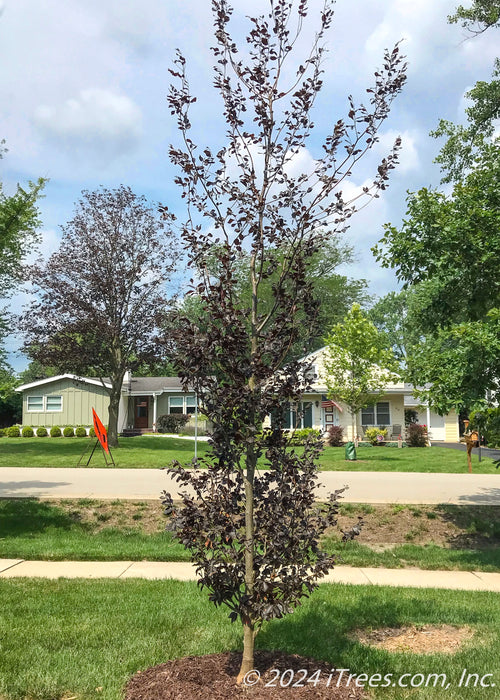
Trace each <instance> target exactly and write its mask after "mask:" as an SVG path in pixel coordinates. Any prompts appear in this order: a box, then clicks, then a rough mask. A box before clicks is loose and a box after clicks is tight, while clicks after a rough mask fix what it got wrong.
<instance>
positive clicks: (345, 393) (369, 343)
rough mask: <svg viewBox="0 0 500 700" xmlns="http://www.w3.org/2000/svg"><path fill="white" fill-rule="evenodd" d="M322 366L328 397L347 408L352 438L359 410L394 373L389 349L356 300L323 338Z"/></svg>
mask: <svg viewBox="0 0 500 700" xmlns="http://www.w3.org/2000/svg"><path fill="white" fill-rule="evenodd" d="M324 369H325V373H324V377H323V379H324V380H325V382H326V386H327V388H328V397H329V398H331V399H333V400H335V401H341V402H342V403H344V404H346V406H347V407H348V408H349V413H350V415H351V431H352V432H351V435H352V438H353V439H354V438H355V437H356V434H357V426H356V422H357V415H358V413H359V411H360V410H361V409H362V408H365V407H366V406H372V405H373V404H375V403H377V401H378V400H379V398H380V397H381V396H382V395H383V394H384V391H385V387H386V386H387V384H388V383H389V382H390V381H393V380H394V379H395V376H396V375H395V374H394V354H393V352H392V350H391V349H390V348H388V347H387V345H386V343H385V338H384V336H383V335H382V334H381V333H379V331H378V330H377V328H376V327H375V325H374V324H373V323H372V322H371V321H370V319H369V318H368V317H367V316H366V315H365V314H364V313H363V311H362V310H361V307H360V306H359V304H353V306H352V308H351V310H350V311H349V313H348V314H347V316H346V317H345V318H344V320H343V321H342V323H338V324H336V325H335V326H334V327H333V328H332V331H331V333H330V334H329V335H328V337H327V338H326V353H325V359H324Z"/></svg>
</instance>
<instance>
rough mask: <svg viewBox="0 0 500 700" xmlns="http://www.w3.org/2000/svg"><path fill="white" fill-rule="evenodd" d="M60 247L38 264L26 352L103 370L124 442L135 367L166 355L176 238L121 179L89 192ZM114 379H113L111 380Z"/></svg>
mask: <svg viewBox="0 0 500 700" xmlns="http://www.w3.org/2000/svg"><path fill="white" fill-rule="evenodd" d="M62 228H63V237H62V240H61V245H60V248H59V250H58V251H57V252H55V253H54V254H53V255H51V257H50V258H49V260H48V261H47V264H46V265H44V266H37V267H33V268H32V280H33V284H34V287H35V292H36V295H37V298H36V301H34V302H33V303H32V304H31V305H30V307H29V308H28V310H27V311H26V312H25V314H24V316H23V318H22V324H21V325H22V328H23V330H24V332H25V334H26V341H25V345H24V351H25V352H26V353H27V354H28V355H29V356H30V357H31V358H33V359H35V360H38V361H39V362H41V363H42V364H44V365H50V366H51V367H53V368H54V369H55V370H57V371H59V372H70V373H73V374H81V375H86V374H90V375H91V376H96V377H100V378H101V380H102V381H103V386H104V387H105V388H106V389H107V390H108V392H109V399H110V400H109V429H108V432H109V444H110V445H111V446H116V445H117V423H118V407H119V402H120V397H121V389H122V383H123V377H124V375H125V371H126V370H127V369H132V370H133V369H135V368H136V367H141V366H143V365H144V363H145V362H155V361H158V360H161V359H162V353H163V346H162V345H160V344H158V343H157V342H156V337H157V333H158V330H159V329H160V328H161V327H162V325H163V323H164V322H165V319H166V316H167V313H168V310H169V305H168V300H167V289H166V284H167V282H168V280H169V278H170V275H171V273H172V271H173V269H174V265H175V262H176V259H177V255H176V252H175V242H174V241H173V239H172V237H171V234H170V233H168V232H165V231H164V223H163V221H162V220H161V219H160V217H159V216H158V214H157V212H156V211H155V209H153V208H151V206H149V205H148V203H147V202H146V200H145V198H144V197H140V196H138V195H136V194H134V193H133V192H132V191H131V190H130V188H128V187H124V186H121V187H119V188H118V189H116V190H107V189H102V190H97V191H95V192H84V193H83V198H82V199H81V201H80V202H79V203H78V205H77V208H76V211H75V215H74V218H73V219H72V220H71V221H70V222H69V223H68V224H66V226H63V227H62ZM104 378H108V380H109V384H111V387H110V388H109V387H108V382H104Z"/></svg>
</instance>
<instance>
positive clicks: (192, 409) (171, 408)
mask: <svg viewBox="0 0 500 700" xmlns="http://www.w3.org/2000/svg"><path fill="white" fill-rule="evenodd" d="M168 412H169V413H184V414H186V413H187V414H189V413H196V396H170V397H169V399H168Z"/></svg>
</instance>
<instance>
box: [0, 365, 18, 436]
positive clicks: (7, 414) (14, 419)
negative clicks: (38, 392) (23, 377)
mask: <svg viewBox="0 0 500 700" xmlns="http://www.w3.org/2000/svg"><path fill="white" fill-rule="evenodd" d="M18 383H19V382H18V380H17V377H16V376H15V374H14V372H12V370H11V369H10V368H9V367H2V368H0V428H1V427H6V426H9V425H12V424H14V423H20V422H21V419H22V396H21V394H19V393H18V392H16V391H15V387H16V386H17V385H18Z"/></svg>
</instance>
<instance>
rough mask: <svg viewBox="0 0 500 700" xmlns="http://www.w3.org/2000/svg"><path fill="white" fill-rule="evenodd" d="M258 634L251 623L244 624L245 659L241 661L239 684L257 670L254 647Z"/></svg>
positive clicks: (237, 680)
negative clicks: (252, 671) (247, 675)
mask: <svg viewBox="0 0 500 700" xmlns="http://www.w3.org/2000/svg"><path fill="white" fill-rule="evenodd" d="M256 634H257V633H256V631H255V628H254V625H253V624H252V623H251V622H250V621H248V622H244V623H243V658H242V660H241V668H240V672H239V673H238V678H237V679H236V682H237V683H242V682H243V681H244V680H245V676H246V674H247V673H248V672H249V671H251V670H252V669H254V668H255V666H254V647H255V635H256Z"/></svg>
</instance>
